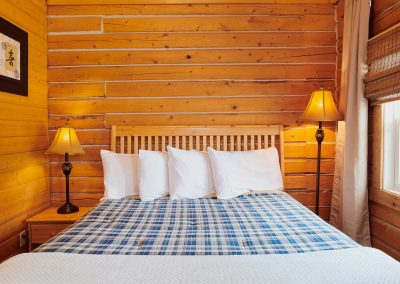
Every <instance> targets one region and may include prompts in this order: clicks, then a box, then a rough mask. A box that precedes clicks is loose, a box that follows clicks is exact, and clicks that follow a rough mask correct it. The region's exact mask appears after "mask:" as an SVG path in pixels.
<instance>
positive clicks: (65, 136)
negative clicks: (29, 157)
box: [47, 125, 85, 155]
mask: <svg viewBox="0 0 400 284" xmlns="http://www.w3.org/2000/svg"><path fill="white" fill-rule="evenodd" d="M47 153H48V154H60V155H64V154H66V153H68V154H69V155H79V154H84V153H85V151H83V149H82V146H81V144H80V143H79V140H78V136H76V132H75V129H73V128H72V127H70V126H69V125H65V126H63V127H61V128H59V129H58V131H57V134H56V136H55V137H54V140H53V142H52V143H51V145H50V147H49V149H48V150H47Z"/></svg>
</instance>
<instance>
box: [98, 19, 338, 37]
mask: <svg viewBox="0 0 400 284" xmlns="http://www.w3.org/2000/svg"><path fill="white" fill-rule="evenodd" d="M103 25H104V32H108V33H110V32H111V33H112V32H114V33H115V32H181V31H187V32H190V31H274V30H276V31H281V30H283V31H294V30H295V31H298V30H305V31H331V30H333V29H334V28H335V22H334V19H333V18H332V17H320V16H316V15H305V16H296V17H290V16H285V17H281V16H258V15H257V16H223V17H221V16H218V17H211V16H210V17H207V16H203V17H197V18H196V17H195V16H190V17H177V18H174V17H165V18H162V17H154V18H151V17H149V18H148V17H146V18H115V17H112V18H104V20H103Z"/></svg>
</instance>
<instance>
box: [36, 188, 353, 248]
mask: <svg viewBox="0 0 400 284" xmlns="http://www.w3.org/2000/svg"><path fill="white" fill-rule="evenodd" d="M358 246H359V245H358V244H357V243H355V242H354V241H353V240H351V239H350V238H349V237H347V236H346V235H344V234H343V233H341V232H340V231H338V230H336V229H335V228H333V227H332V226H330V225H329V224H327V223H325V222H324V221H323V220H321V219H320V218H318V217H317V216H316V215H314V214H313V213H312V212H311V211H309V210H308V209H307V208H305V207H304V206H303V205H301V204H300V203H298V202H297V201H295V200H294V199H293V198H291V197H290V196H289V195H287V194H283V193H282V194H280V193H277V194H271V193H270V194H261V195H253V196H240V197H237V198H233V199H229V200H219V199H196V200H156V201H152V202H143V201H139V200H132V199H124V200H118V201H110V200H108V201H103V202H102V203H101V204H100V205H99V206H97V207H96V208H95V209H94V210H92V211H91V212H90V213H89V214H88V215H87V216H86V217H84V218H83V219H81V220H80V221H79V222H77V223H75V224H74V225H73V226H72V227H70V228H69V229H67V230H65V231H64V232H62V233H61V234H59V235H57V236H56V237H54V238H53V239H52V240H50V241H49V242H48V243H46V244H43V245H42V246H40V247H39V248H38V249H37V250H36V252H63V253H78V254H124V255H127V254H128V255H243V254H289V253H304V252H310V251H321V250H335V249H344V248H354V247H358Z"/></svg>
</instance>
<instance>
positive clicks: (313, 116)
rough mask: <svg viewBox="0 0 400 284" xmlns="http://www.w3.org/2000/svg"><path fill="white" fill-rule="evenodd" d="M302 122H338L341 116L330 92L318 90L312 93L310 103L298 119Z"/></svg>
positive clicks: (341, 118)
mask: <svg viewBox="0 0 400 284" xmlns="http://www.w3.org/2000/svg"><path fill="white" fill-rule="evenodd" d="M300 119H301V120H303V121H338V120H343V116H342V115H341V114H340V112H339V111H338V109H337V108H336V105H335V101H334V100H333V96H332V93H331V92H330V91H327V90H324V89H322V88H321V89H319V90H317V91H314V92H312V94H311V98H310V101H309V102H308V105H307V107H306V110H305V111H304V113H303V115H302V116H301V118H300Z"/></svg>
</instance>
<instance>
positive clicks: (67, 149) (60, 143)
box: [47, 123, 85, 214]
mask: <svg viewBox="0 0 400 284" xmlns="http://www.w3.org/2000/svg"><path fill="white" fill-rule="evenodd" d="M47 153H48V154H58V155H64V157H65V161H64V163H63V164H62V165H61V168H62V170H63V173H64V175H65V192H66V201H65V204H64V205H63V206H61V207H60V208H58V210H57V213H58V214H70V213H74V212H78V211H79V208H78V207H77V206H75V205H73V204H71V203H70V202H69V175H70V173H71V170H72V164H71V163H70V162H69V155H80V154H84V153H85V152H84V151H83V149H82V146H81V144H80V143H79V140H78V137H77V136H76V133H75V130H74V129H73V128H72V127H70V126H69V125H68V123H67V124H66V125H65V126H63V127H61V128H59V129H58V131H57V134H56V136H55V137H54V140H53V142H52V143H51V145H50V147H49V149H48V150H47Z"/></svg>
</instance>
